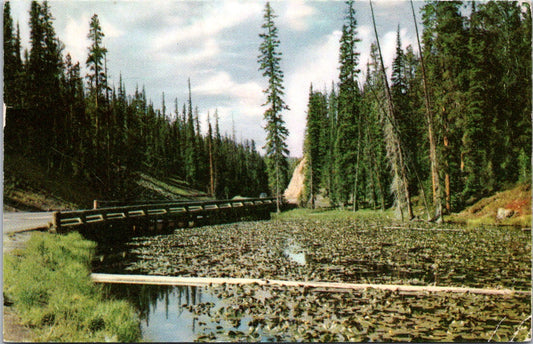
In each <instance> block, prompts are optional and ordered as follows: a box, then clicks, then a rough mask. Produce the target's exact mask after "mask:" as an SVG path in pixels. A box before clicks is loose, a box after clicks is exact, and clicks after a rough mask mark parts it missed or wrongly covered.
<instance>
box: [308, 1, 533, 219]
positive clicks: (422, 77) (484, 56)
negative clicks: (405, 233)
mask: <svg viewBox="0 0 533 344" xmlns="http://www.w3.org/2000/svg"><path fill="white" fill-rule="evenodd" d="M370 5H371V6H372V2H370ZM406 5H407V6H408V5H409V3H407V2H406ZM346 7H347V10H346V17H345V22H344V25H343V28H342V36H341V39H340V52H339V62H340V68H339V82H338V84H337V85H332V87H331V89H330V90H329V91H328V90H316V89H314V88H313V86H312V85H311V87H310V90H309V101H308V109H307V122H306V134H305V140H304V156H305V157H306V160H307V165H306V169H305V174H306V178H305V190H304V192H303V194H302V197H301V203H302V204H305V205H309V206H314V202H315V199H316V196H317V195H318V194H319V193H322V194H324V195H325V196H327V197H329V199H330V200H331V202H332V203H333V204H334V205H337V206H342V207H344V206H349V205H351V206H352V207H353V209H354V210H355V209H358V208H359V207H361V206H371V207H375V208H378V207H380V208H382V209H385V208H387V207H389V206H390V205H392V204H395V205H396V206H397V209H398V210H399V212H400V213H401V214H402V217H404V218H408V219H409V218H412V217H413V216H414V214H413V210H412V206H411V204H412V203H413V199H415V198H416V200H417V201H418V203H419V204H421V205H423V206H424V208H425V209H426V212H427V216H428V218H429V219H432V220H440V219H441V215H442V213H445V212H451V211H457V210H460V209H462V208H464V207H465V206H468V205H470V204H473V203H474V202H475V201H477V200H479V199H480V198H482V197H485V196H487V195H489V194H491V193H493V192H495V191H498V190H501V189H502V188H504V187H506V186H509V185H512V184H513V183H516V182H521V181H530V180H531V111H532V109H531V91H532V90H531V9H530V4H529V3H527V2H524V3H520V2H518V1H503V2H500V1H488V2H483V3H480V4H477V3H476V2H462V1H429V2H427V3H425V5H424V6H423V7H422V9H421V15H422V21H423V31H422V34H421V37H420V36H418V27H417V26H416V27H415V25H416V13H415V11H414V8H413V7H412V3H411V7H412V12H413V21H412V23H413V24H410V25H413V28H415V29H416V32H417V36H418V39H419V41H418V51H419V52H420V53H418V54H417V53H415V49H414V48H413V47H412V46H408V47H407V48H406V49H403V48H402V42H401V39H400V27H399V26H398V33H397V41H396V52H395V57H394V60H393V64H392V68H391V72H392V73H391V74H392V76H391V77H390V79H389V78H388V77H386V73H385V67H384V65H383V59H382V55H381V48H380V45H379V33H378V32H377V30H376V31H375V34H376V36H375V37H376V41H375V42H372V43H371V55H370V60H369V61H368V63H367V64H366V66H360V63H359V52H358V51H357V49H356V43H358V42H359V41H360V40H359V38H358V37H357V20H356V12H355V8H354V3H353V1H351V0H350V1H347V3H346ZM372 12H373V9H372ZM373 15H374V14H373V13H372V16H373ZM375 27H376V26H375V19H374V28H375ZM362 68H364V69H365V71H366V73H365V77H364V79H363V78H362V77H361V69H362Z"/></svg>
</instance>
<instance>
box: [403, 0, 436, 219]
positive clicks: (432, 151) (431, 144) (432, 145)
mask: <svg viewBox="0 0 533 344" xmlns="http://www.w3.org/2000/svg"><path fill="white" fill-rule="evenodd" d="M410 3H411V10H412V12H413V21H414V23H415V32H416V41H417V43H418V51H419V53H420V65H421V67H422V80H423V84H424V100H425V103H426V120H427V123H428V136H429V160H430V162H431V185H432V188H433V204H434V206H435V217H434V219H435V220H436V221H437V222H438V223H440V222H442V200H441V187H440V179H439V160H438V157H437V147H436V143H435V133H434V128H433V126H434V122H433V113H432V112H431V105H430V104H431V103H430V99H429V91H428V85H427V76H426V68H425V63H424V55H423V52H422V46H421V44H420V35H419V33H418V24H417V23H416V15H415V8H414V6H413V0H410Z"/></svg>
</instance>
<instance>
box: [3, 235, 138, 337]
mask: <svg viewBox="0 0 533 344" xmlns="http://www.w3.org/2000/svg"><path fill="white" fill-rule="evenodd" d="M95 247H96V244H95V243H94V242H91V241H88V240H85V239H83V238H82V236H81V235H80V234H79V233H77V232H74V233H70V234H68V235H65V236H59V235H51V234H44V233H35V234H33V235H32V237H31V238H30V240H29V241H28V242H27V246H26V248H25V250H24V251H23V252H21V253H19V254H17V255H8V256H6V257H5V260H4V293H5V295H6V296H7V297H8V298H9V299H10V300H12V301H13V304H14V307H15V309H16V311H17V312H18V314H19V315H20V316H21V318H22V319H23V321H24V322H25V323H26V324H27V325H29V326H31V327H33V328H34V332H35V334H36V335H37V338H38V339H39V340H43V341H105V340H110V339H113V340H115V341H135V340H138V339H139V338H140V326H139V320H138V318H137V315H136V312H135V310H134V309H133V307H132V306H130V305H129V304H127V303H125V302H123V301H115V300H104V299H103V294H102V289H101V288H100V287H98V286H96V285H94V284H93V282H92V281H91V279H90V266H91V259H92V257H93V254H94V250H95Z"/></svg>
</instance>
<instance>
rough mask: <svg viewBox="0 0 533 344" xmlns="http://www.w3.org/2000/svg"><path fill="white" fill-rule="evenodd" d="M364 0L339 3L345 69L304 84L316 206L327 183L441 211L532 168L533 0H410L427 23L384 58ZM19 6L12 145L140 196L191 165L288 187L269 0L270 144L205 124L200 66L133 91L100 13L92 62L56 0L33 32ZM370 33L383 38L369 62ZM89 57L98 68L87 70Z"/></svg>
mask: <svg viewBox="0 0 533 344" xmlns="http://www.w3.org/2000/svg"><path fill="white" fill-rule="evenodd" d="M358 5H359V3H358V2H354V1H352V0H349V1H347V2H346V4H345V11H344V13H339V16H343V17H344V24H343V26H342V36H341V39H340V49H339V52H338V61H339V70H338V71H339V75H338V80H337V81H334V82H332V84H331V87H330V88H329V89H317V88H316V85H309V88H308V89H306V90H300V92H302V93H307V92H308V99H309V100H308V108H307V121H306V123H305V124H304V123H302V126H303V125H305V126H306V130H305V138H304V143H303V144H304V149H303V151H304V157H305V160H306V165H305V172H304V173H305V183H304V184H305V185H304V190H303V193H302V194H301V196H300V200H299V201H300V205H303V206H309V207H315V201H316V200H317V198H318V196H319V195H321V196H323V197H325V198H326V199H328V200H329V203H330V205H332V206H335V207H342V208H347V207H350V208H353V209H354V210H357V209H359V208H365V207H372V208H374V209H378V208H381V209H386V208H389V207H391V206H395V207H396V209H397V210H398V211H399V214H400V215H401V217H402V218H405V219H411V218H413V217H414V216H415V215H418V216H422V214H415V213H414V212H413V204H415V203H416V204H418V205H421V206H422V207H423V208H424V209H425V214H426V215H427V218H428V219H431V220H440V219H441V216H442V214H446V213H450V212H455V211H458V210H461V209H463V208H465V207H466V206H468V205H471V204H473V203H474V202H476V201H477V200H479V199H481V198H483V197H486V196H488V195H490V194H492V193H494V192H496V191H499V190H502V189H505V188H506V187H509V186H512V185H514V184H516V183H518V182H529V181H530V180H531V143H532V142H531V128H532V123H531V112H532V109H531V98H532V97H531V94H532V89H531V56H532V51H531V36H532V32H531V8H530V3H529V2H518V1H484V2H474V1H464V2H463V1H427V2H425V3H424V4H423V6H422V7H421V10H420V11H419V12H418V13H415V10H414V7H413V5H412V2H408V1H406V2H405V6H411V8H412V9H413V10H412V14H413V17H412V18H405V20H404V22H402V23H401V25H402V26H405V27H407V26H409V27H410V30H411V29H415V30H416V33H417V39H418V41H417V45H416V46H407V48H402V47H403V45H402V42H401V39H400V29H401V27H400V26H398V35H397V43H396V51H395V56H394V60H393V63H392V66H390V67H387V66H384V63H383V56H382V53H381V47H380V43H379V37H380V33H379V32H378V31H377V28H376V25H375V21H376V20H377V21H379V18H374V17H373V21H374V33H375V35H374V41H373V42H362V41H361V40H360V38H359V36H358V24H357V6H358ZM365 5H366V4H365ZM370 5H371V6H372V2H371V1H370ZM10 12H11V10H10V3H9V1H6V2H4V22H3V28H4V45H3V46H4V103H5V105H6V107H7V114H6V130H5V134H4V150H5V155H6V156H9V155H21V156H24V157H26V158H28V159H30V160H31V161H33V162H34V163H35V164H39V165H41V166H43V167H44V168H46V169H47V170H48V171H56V172H60V173H62V174H65V175H70V176H73V177H75V178H78V179H79V180H80V181H82V182H84V183H87V184H88V185H91V187H93V188H95V189H97V190H99V191H100V192H101V193H102V194H105V195H106V196H107V197H108V198H109V199H124V200H126V199H128V198H131V197H134V193H135V180H136V178H137V177H138V176H137V174H138V173H139V172H142V171H149V172H150V173H151V174H155V175H158V176H162V177H165V176H176V177H179V178H180V179H182V180H183V181H186V182H187V183H189V185H191V186H193V187H195V188H197V189H198V190H202V191H204V192H206V193H207V194H208V195H210V196H212V197H216V198H228V197H233V196H235V195H242V196H255V197H257V196H258V195H259V194H260V193H263V192H269V193H270V194H271V195H278V196H279V195H280V194H281V193H282V192H283V190H284V189H285V188H286V186H287V184H288V182H289V178H290V171H289V157H288V150H287V145H286V143H285V141H286V138H287V136H288V135H289V133H288V130H287V129H286V127H285V124H284V123H285V122H284V120H283V117H282V115H283V114H284V111H286V110H289V106H290V104H285V101H284V99H283V95H284V93H283V71H282V70H281V68H280V64H279V62H280V59H281V56H282V52H281V51H280V41H279V38H278V36H277V28H276V26H275V23H274V21H273V19H274V18H275V15H274V10H273V9H272V7H271V6H270V4H269V3H267V4H266V7H265V15H264V19H265V22H264V25H263V27H262V28H263V29H264V33H261V34H259V37H260V38H262V39H263V43H262V44H261V46H260V47H259V52H260V56H259V57H258V63H259V70H260V71H262V72H263V76H265V77H266V78H267V79H268V80H269V86H268V88H267V89H266V90H265V91H264V92H265V95H266V102H265V106H267V108H266V110H265V115H264V118H265V120H266V122H267V125H266V127H265V129H266V131H267V140H266V141H267V144H266V145H265V147H263V148H264V149H265V151H266V153H265V155H264V156H263V155H261V154H260V153H259V152H258V149H257V148H258V147H256V145H255V142H254V141H252V140H244V141H242V142H237V141H236V139H235V136H234V135H233V136H230V135H227V134H224V135H223V134H221V133H220V129H219V125H218V119H219V117H218V114H217V113H216V112H215V113H213V114H207V116H208V118H209V120H208V128H207V130H204V132H202V131H201V130H200V121H199V117H200V109H199V107H198V106H196V105H195V104H193V100H192V99H193V94H191V86H190V83H191V80H188V81H187V80H182V81H178V82H188V86H189V96H188V99H186V100H180V102H178V99H174V100H173V101H168V100H167V99H166V98H165V94H164V93H163V94H162V95H161V104H162V106H161V109H156V108H155V107H154V105H153V102H152V101H151V100H150V99H147V97H146V91H145V88H144V86H141V87H137V88H136V89H135V90H134V91H133V93H128V92H127V90H126V89H125V86H124V83H123V81H122V77H120V81H119V82H118V85H114V84H110V83H109V82H108V76H109V71H108V69H107V56H108V53H109V54H112V52H108V51H107V49H106V47H105V39H104V38H105V33H104V32H103V31H102V28H101V25H100V21H99V18H98V15H97V14H95V15H94V16H93V17H92V18H91V22H90V30H89V32H88V33H87V37H88V38H89V41H90V42H91V45H90V46H89V47H87V59H86V61H80V62H78V61H73V60H72V58H71V55H70V54H69V53H68V52H66V51H65V48H64V46H63V44H62V42H61V40H60V37H57V35H56V33H55V30H54V25H53V24H54V18H53V15H52V13H51V10H50V6H49V4H48V3H47V2H46V1H44V2H37V1H33V2H32V3H31V8H30V9H29V13H30V20H29V23H28V25H29V27H30V46H29V47H28V48H24V47H22V45H21V38H20V28H19V24H18V23H17V24H15V22H14V21H13V18H12V16H11V13H10ZM417 22H421V23H422V26H421V27H420V28H419V27H418V26H417ZM339 29H341V28H339ZM381 34H383V33H381ZM361 44H364V45H366V44H368V45H371V56H370V60H369V61H368V63H366V64H365V65H362V64H361V63H360V52H359V51H358V47H360V46H361ZM80 63H84V67H86V69H87V70H88V74H87V75H81V70H82V67H81V65H80ZM115 72H116V71H115ZM124 72H125V73H127V71H124ZM121 73H122V72H121ZM324 82H329V81H328V80H324ZM128 91H130V92H131V90H128ZM204 115H205V114H204ZM258 125H260V124H259V123H258ZM426 215H424V216H426Z"/></svg>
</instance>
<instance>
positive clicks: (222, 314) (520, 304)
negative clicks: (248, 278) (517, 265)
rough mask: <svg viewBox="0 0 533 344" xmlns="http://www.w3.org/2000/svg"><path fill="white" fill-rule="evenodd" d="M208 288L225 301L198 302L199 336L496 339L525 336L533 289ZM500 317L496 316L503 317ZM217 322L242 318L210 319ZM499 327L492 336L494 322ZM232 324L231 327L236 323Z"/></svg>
mask: <svg viewBox="0 0 533 344" xmlns="http://www.w3.org/2000/svg"><path fill="white" fill-rule="evenodd" d="M211 292H212V293H215V295H216V296H217V297H219V298H221V299H223V300H224V303H223V304H222V305H219V306H218V307H214V304H213V303H199V304H197V305H194V306H192V307H190V310H192V312H193V313H194V314H195V315H197V316H198V318H199V319H201V318H204V323H205V325H204V327H203V328H201V329H202V331H200V332H199V334H198V337H197V339H198V340H229V341H237V340H246V341H257V340H259V339H262V340H265V339H266V340H275V341H321V342H333V341H357V342H361V341H364V342H367V341H394V342H399V341H424V342H428V341H447V342H449V341H485V340H488V339H489V338H491V337H492V339H493V340H496V341H504V340H505V341H508V340H510V339H511V338H513V336H514V335H515V333H516V337H515V338H514V339H515V340H516V339H519V340H524V339H525V338H526V337H527V336H528V330H529V328H530V323H527V322H526V326H523V324H522V326H521V323H522V321H523V320H525V319H526V318H527V317H528V315H529V314H530V304H531V298H530V295H527V296H516V297H497V296H496V297H495V296H490V297H488V296H479V295H471V294H451V293H442V294H441V293H438V294H435V293H431V294H430V293H422V294H420V293H414V294H410V293H401V292H390V291H383V290H376V289H367V290H359V291H350V292H338V291H337V292H331V291H327V290H322V291H320V290H319V289H310V288H302V287H276V286H248V285H247V286H240V287H239V286H222V287H217V288H213V289H212V291H211ZM502 319H503V321H502V322H501V323H500V321H501V320H502ZM213 321H214V322H215V324H216V323H217V322H218V321H221V322H225V323H230V324H232V325H241V324H240V322H241V321H243V322H246V323H247V324H245V330H239V329H238V328H232V326H229V327H228V326H227V325H226V326H222V328H217V327H216V326H211V325H209V324H210V322H213ZM498 324H500V326H499V328H498V330H497V331H496V334H494V335H493V332H494V330H495V329H496V327H497V325H498ZM233 327H235V326H233Z"/></svg>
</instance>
